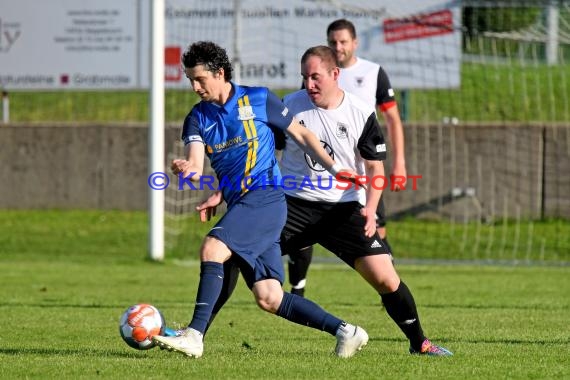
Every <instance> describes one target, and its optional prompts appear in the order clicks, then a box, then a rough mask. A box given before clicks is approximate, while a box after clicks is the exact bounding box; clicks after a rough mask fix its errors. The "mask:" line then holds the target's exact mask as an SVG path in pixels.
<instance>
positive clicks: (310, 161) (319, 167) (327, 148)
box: [305, 140, 334, 172]
mask: <svg viewBox="0 0 570 380" xmlns="http://www.w3.org/2000/svg"><path fill="white" fill-rule="evenodd" d="M321 145H322V146H323V149H324V150H325V151H326V152H327V153H328V154H329V156H330V157H331V158H332V159H333V160H334V151H333V149H332V148H331V146H330V145H329V144H328V143H327V142H326V141H322V140H321ZM305 161H306V162H307V165H309V167H310V168H311V170H314V171H316V172H324V171H325V170H326V169H325V168H323V166H322V165H321V164H319V163H318V162H317V161H315V160H313V159H312V158H311V156H309V155H308V154H307V153H305Z"/></svg>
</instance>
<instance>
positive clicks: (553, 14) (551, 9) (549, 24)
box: [546, 0, 560, 65]
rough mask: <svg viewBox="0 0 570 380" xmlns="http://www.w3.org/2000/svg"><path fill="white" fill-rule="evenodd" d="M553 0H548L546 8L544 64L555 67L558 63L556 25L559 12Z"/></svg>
mask: <svg viewBox="0 0 570 380" xmlns="http://www.w3.org/2000/svg"><path fill="white" fill-rule="evenodd" d="M556 3H557V2H556V1H554V0H550V1H549V2H548V5H547V6H546V28H547V30H548V31H547V34H548V40H547V42H546V63H548V64H549V65H556V64H557V63H558V23H559V17H560V11H559V9H558V6H557V4H556Z"/></svg>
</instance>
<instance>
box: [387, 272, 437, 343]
mask: <svg viewBox="0 0 570 380" xmlns="http://www.w3.org/2000/svg"><path fill="white" fill-rule="evenodd" d="M380 297H381V298H382V303H384V307H385V308H386V311H387V312H388V315H389V316H390V317H391V318H392V319H393V320H394V322H396V324H397V325H398V327H399V328H400V330H402V332H403V333H404V334H405V335H406V337H407V338H408V339H409V340H410V345H411V346H412V348H413V349H415V350H418V351H419V350H420V348H421V345H422V343H423V341H424V340H425V339H426V337H425V336H424V332H423V331H422V326H421V324H420V317H419V316H418V311H417V309H416V303H415V301H414V297H413V296H412V293H411V292H410V289H408V287H407V286H406V284H404V282H403V281H400V286H398V289H397V290H396V291H395V292H393V293H388V294H381V295H380Z"/></svg>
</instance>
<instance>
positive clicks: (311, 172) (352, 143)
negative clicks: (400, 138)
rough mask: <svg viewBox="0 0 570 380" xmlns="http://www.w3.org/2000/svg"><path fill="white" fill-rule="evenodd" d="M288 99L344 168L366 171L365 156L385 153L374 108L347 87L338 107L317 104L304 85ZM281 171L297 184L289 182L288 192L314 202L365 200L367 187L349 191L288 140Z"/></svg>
mask: <svg viewBox="0 0 570 380" xmlns="http://www.w3.org/2000/svg"><path fill="white" fill-rule="evenodd" d="M284 103H285V105H286V106H287V108H288V109H289V111H290V112H291V113H292V114H293V115H294V116H295V118H296V119H297V120H298V121H299V122H300V123H301V124H302V125H304V126H305V127H306V128H309V129H310V130H311V131H312V132H313V133H314V134H315V135H316V136H317V137H318V138H319V139H320V140H321V143H322V145H323V147H324V149H325V150H326V151H327V152H328V153H329V154H330V155H331V157H332V158H333V159H334V160H335V161H336V162H337V163H339V164H340V166H342V167H343V168H346V169H351V170H353V171H355V172H356V173H358V174H359V175H365V170H364V161H363V160H364V159H366V160H384V159H385V158H386V144H385V142H384V136H383V135H382V132H381V130H380V126H379V124H378V121H377V119H376V114H375V112H374V107H373V106H372V105H370V104H367V103H366V102H365V101H364V100H362V99H360V98H359V97H358V96H356V95H353V94H351V93H349V92H347V91H344V99H343V101H342V103H341V104H340V105H339V106H338V107H337V108H336V109H331V110H326V109H322V108H319V107H317V106H315V105H314V104H313V103H312V102H311V99H310V98H309V96H308V94H307V91H305V90H300V91H297V92H294V93H292V94H290V95H288V96H286V97H285V99H284ZM281 172H282V175H283V178H284V180H290V182H291V183H292V184H294V186H293V185H288V186H284V189H285V193H286V194H287V195H290V196H294V197H298V198H302V199H305V200H309V201H323V202H350V201H360V202H364V191H362V190H361V191H356V190H355V189H354V186H352V187H351V189H349V190H342V189H339V188H337V185H340V186H341V187H346V183H341V184H339V183H338V182H337V181H336V179H335V178H334V177H332V176H331V175H330V173H329V172H328V171H327V170H325V169H324V168H323V167H322V166H321V165H319V164H318V163H317V162H315V161H314V160H313V159H312V158H311V157H309V156H308V155H306V154H305V153H304V152H303V151H302V150H301V148H300V147H299V146H298V145H297V144H286V147H285V149H284V150H283V157H282V159H281ZM286 185H287V184H286Z"/></svg>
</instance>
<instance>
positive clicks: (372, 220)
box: [360, 207, 376, 237]
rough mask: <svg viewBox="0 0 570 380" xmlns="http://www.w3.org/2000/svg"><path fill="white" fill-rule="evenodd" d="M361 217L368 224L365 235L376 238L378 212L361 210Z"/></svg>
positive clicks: (365, 227)
mask: <svg viewBox="0 0 570 380" xmlns="http://www.w3.org/2000/svg"><path fill="white" fill-rule="evenodd" d="M360 215H362V216H363V217H364V218H365V219H366V223H365V224H364V235H365V236H366V237H372V236H374V234H375V233H376V212H375V211H374V210H369V209H367V208H366V207H363V208H361V209H360Z"/></svg>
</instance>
